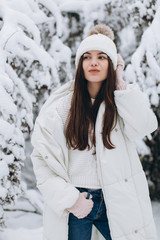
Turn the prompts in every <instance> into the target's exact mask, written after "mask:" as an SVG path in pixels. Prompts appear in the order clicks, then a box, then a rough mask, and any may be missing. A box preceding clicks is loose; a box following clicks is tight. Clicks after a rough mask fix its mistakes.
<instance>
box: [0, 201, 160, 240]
mask: <svg viewBox="0 0 160 240" xmlns="http://www.w3.org/2000/svg"><path fill="white" fill-rule="evenodd" d="M152 207H153V214H154V219H155V223H156V226H157V230H158V239H160V203H158V202H152ZM16 208H17V209H23V211H21V210H18V211H17V210H16V211H7V212H6V223H7V228H6V229H5V231H4V232H3V233H1V232H0V240H42V231H43V227H42V215H41V214H36V213H34V212H25V210H30V211H34V208H33V207H32V206H31V205H30V204H29V203H28V202H26V201H23V203H22V201H21V202H19V203H18V204H17V206H16Z"/></svg>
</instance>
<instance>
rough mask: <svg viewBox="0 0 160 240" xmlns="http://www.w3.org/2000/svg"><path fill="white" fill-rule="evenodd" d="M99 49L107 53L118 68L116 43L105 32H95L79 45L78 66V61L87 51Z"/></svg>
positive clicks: (76, 62)
mask: <svg viewBox="0 0 160 240" xmlns="http://www.w3.org/2000/svg"><path fill="white" fill-rule="evenodd" d="M92 50H98V51H102V52H104V53H106V54H107V55H108V56H109V57H110V59H111V61H112V63H113V67H114V70H116V68H117V49H116V45H115V44H114V42H113V41H112V39H111V38H109V37H107V36H105V35H104V34H101V33H98V34H93V35H91V36H89V37H86V38H85V39H84V40H83V41H82V42H81V43H80V45H79V47H78V49H77V52H76V59H75V64H76V68H77V66H78V62H79V59H80V57H81V56H82V55H83V54H84V53H85V52H87V51H92Z"/></svg>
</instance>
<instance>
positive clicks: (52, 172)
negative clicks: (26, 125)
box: [31, 119, 79, 216]
mask: <svg viewBox="0 0 160 240" xmlns="http://www.w3.org/2000/svg"><path fill="white" fill-rule="evenodd" d="M52 120H53V119H52ZM53 122H54V120H53ZM53 122H52V123H53ZM57 124H59V123H58V122H57ZM49 125H50V123H49V122H48V125H46V124H45V126H42V125H41V124H40V123H39V122H38V121H37V122H36V124H35V128H34V132H33V134H32V138H31V142H32V145H33V147H34V149H33V152H32V154H31V160H32V163H33V170H34V173H35V176H36V180H37V187H38V189H39V190H40V192H41V193H42V196H43V198H44V201H45V204H47V205H48V206H49V207H50V208H51V209H52V210H53V211H54V212H56V213H57V214H58V215H59V216H61V215H65V214H67V213H68V212H67V210H66V208H70V207H71V206H73V204H74V203H75V202H76V201H77V199H78V197H79V191H78V190H77V189H76V188H75V187H74V185H73V184H71V183H70V182H69V181H67V180H66V179H67V176H68V174H67V170H66V167H65V164H64V161H63V160H64V156H63V151H62V149H61V147H60V145H59V144H58V143H57V141H56V139H55V137H54V136H53V134H52V133H51V132H49V130H48V127H49Z"/></svg>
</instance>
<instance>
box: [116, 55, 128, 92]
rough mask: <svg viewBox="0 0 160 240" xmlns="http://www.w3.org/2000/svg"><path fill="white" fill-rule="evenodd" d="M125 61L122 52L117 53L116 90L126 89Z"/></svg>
mask: <svg viewBox="0 0 160 240" xmlns="http://www.w3.org/2000/svg"><path fill="white" fill-rule="evenodd" d="M124 65H125V64H124V61H123V58H122V57H121V55H120V54H117V69H116V90H125V89H126V87H127V84H126V82H125V81H124V80H123V74H124V71H123V70H124Z"/></svg>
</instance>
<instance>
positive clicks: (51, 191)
mask: <svg viewBox="0 0 160 240" xmlns="http://www.w3.org/2000/svg"><path fill="white" fill-rule="evenodd" d="M73 86H74V81H70V82H68V83H66V84H64V85H63V86H62V87H60V88H59V89H58V90H56V91H55V92H54V93H53V94H52V95H51V96H50V97H49V99H48V100H47V101H46V103H45V104H44V105H43V107H42V109H41V111H40V114H39V116H38V118H37V119H36V123H35V128H34V132H33V135H32V145H33V147H34V149H33V152H32V156H31V158H32V162H33V167H34V172H35V175H36V178H37V187H38V188H39V190H40V191H41V193H42V195H43V197H44V201H45V208H44V216H43V217H44V240H54V239H56V240H67V239H68V216H69V214H68V212H67V210H65V209H66V208H68V207H71V206H72V205H73V204H74V203H75V201H76V200H77V198H78V194H79V191H78V190H77V189H76V188H75V187H74V186H73V185H72V184H71V182H70V179H69V177H68V174H67V168H68V149H67V146H66V139H65V136H64V131H63V124H62V119H61V118H60V116H59V114H58V111H57V106H58V101H59V99H60V98H62V97H63V98H64V101H65V96H67V95H68V94H69V93H71V92H73ZM114 96H115V102H116V106H117V109H118V121H117V124H116V126H115V128H114V129H113V130H112V132H111V142H112V143H113V144H114V145H115V146H116V148H115V149H112V150H109V149H107V148H105V147H104V145H103V142H102V138H101V130H102V116H103V113H104V109H105V106H104V103H102V104H101V105H100V108H99V111H98V115H97V121H96V153H97V161H98V172H99V176H100V177H101V186H102V190H103V194H104V199H105V204H106V209H107V216H108V221H109V227H110V231H111V237H112V240H157V236H156V229H155V223H154V220H153V215H152V208H151V202H150V197H149V191H148V185H147V180H146V177H145V174H144V171H143V169H142V165H141V162H140V159H139V157H138V154H137V151H136V145H135V143H134V140H136V139H140V138H143V137H144V136H146V135H148V134H150V133H151V132H153V131H155V130H156V129H157V119H156V116H155V115H154V113H153V111H152V110H151V109H150V105H149V102H148V98H147V97H146V95H145V94H144V93H143V92H141V91H140V89H139V87H138V85H137V84H136V83H134V84H128V85H127V89H126V90H116V91H114ZM66 104H67V102H66ZM97 239H98V240H99V239H103V238H102V237H101V236H100V234H98V235H97V233H96V230H95V228H94V227H93V234H92V240H97Z"/></svg>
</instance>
